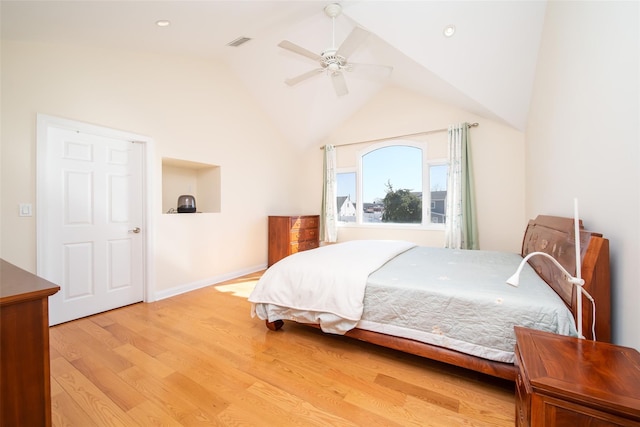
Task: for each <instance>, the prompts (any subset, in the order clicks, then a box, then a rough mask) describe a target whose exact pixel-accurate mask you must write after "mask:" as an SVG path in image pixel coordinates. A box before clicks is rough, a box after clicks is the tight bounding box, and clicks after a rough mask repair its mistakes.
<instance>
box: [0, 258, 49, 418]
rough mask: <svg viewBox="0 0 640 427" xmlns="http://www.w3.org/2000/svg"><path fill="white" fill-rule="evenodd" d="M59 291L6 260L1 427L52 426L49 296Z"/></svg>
mask: <svg viewBox="0 0 640 427" xmlns="http://www.w3.org/2000/svg"><path fill="white" fill-rule="evenodd" d="M59 289H60V287H59V286H57V285H54V284H53V283H51V282H49V281H47V280H44V279H41V278H40V277H37V276H35V275H33V274H31V273H29V272H27V271H25V270H22V269H21V268H18V267H16V266H15V265H13V264H9V263H8V262H6V261H4V260H1V259H0V426H50V425H51V383H50V381H51V380H50V372H49V300H48V298H49V296H50V295H53V294H55V293H56V292H58V290H59Z"/></svg>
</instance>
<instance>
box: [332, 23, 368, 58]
mask: <svg viewBox="0 0 640 427" xmlns="http://www.w3.org/2000/svg"><path fill="white" fill-rule="evenodd" d="M369 34H371V33H370V32H369V31H367V30H365V29H364V28H360V27H355V28H354V29H353V30H352V31H351V34H349V36H347V38H346V39H345V40H344V41H343V42H342V44H341V45H340V47H339V48H338V51H337V52H336V55H340V56H342V57H343V58H349V55H351V54H352V53H353V52H354V51H355V50H356V49H357V48H358V46H360V45H361V44H362V43H363V42H364V41H365V40H366V39H367V37H369Z"/></svg>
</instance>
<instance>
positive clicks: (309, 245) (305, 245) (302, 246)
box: [290, 240, 320, 254]
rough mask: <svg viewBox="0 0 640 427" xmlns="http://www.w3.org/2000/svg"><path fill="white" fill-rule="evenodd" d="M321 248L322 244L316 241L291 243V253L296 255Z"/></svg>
mask: <svg viewBox="0 0 640 427" xmlns="http://www.w3.org/2000/svg"><path fill="white" fill-rule="evenodd" d="M319 246H320V243H319V242H318V241H317V240H316V241H312V240H310V241H308V242H291V245H290V248H291V250H290V253H292V254H295V253H296V252H302V251H307V250H309V249H315V248H317V247H319Z"/></svg>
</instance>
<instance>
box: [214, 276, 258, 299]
mask: <svg viewBox="0 0 640 427" xmlns="http://www.w3.org/2000/svg"><path fill="white" fill-rule="evenodd" d="M256 283H258V279H255V280H247V281H243V282H239V283H231V284H229V285H218V286H215V289H216V290H217V291H220V292H226V293H231V294H233V295H234V296H237V297H243V298H249V295H250V294H251V291H253V288H254V287H255V286H256Z"/></svg>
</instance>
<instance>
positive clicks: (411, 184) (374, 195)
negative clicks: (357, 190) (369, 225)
mask: <svg viewBox="0 0 640 427" xmlns="http://www.w3.org/2000/svg"><path fill="white" fill-rule="evenodd" d="M362 187H363V188H362V191H363V193H364V194H363V210H364V212H363V222H392V223H420V222H422V150H421V149H419V148H416V147H408V146H402V145H398V146H391V147H384V148H380V149H378V150H374V151H372V152H370V153H367V154H365V155H364V156H362Z"/></svg>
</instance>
